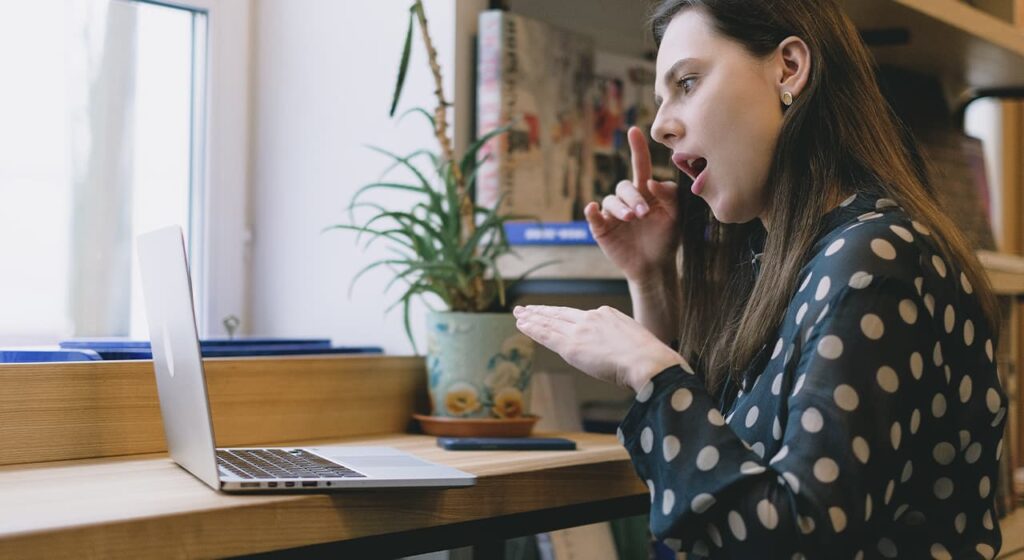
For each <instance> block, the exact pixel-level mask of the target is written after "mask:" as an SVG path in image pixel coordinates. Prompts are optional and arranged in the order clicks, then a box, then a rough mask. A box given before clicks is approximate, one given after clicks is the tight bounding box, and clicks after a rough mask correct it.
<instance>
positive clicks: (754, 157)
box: [710, 89, 782, 190]
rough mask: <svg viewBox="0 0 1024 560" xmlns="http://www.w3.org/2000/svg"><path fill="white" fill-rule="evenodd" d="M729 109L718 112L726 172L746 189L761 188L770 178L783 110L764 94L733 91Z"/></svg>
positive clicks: (718, 142) (719, 141)
mask: <svg viewBox="0 0 1024 560" xmlns="http://www.w3.org/2000/svg"><path fill="white" fill-rule="evenodd" d="M734 91H735V94H734V95H733V96H732V98H731V99H729V103H728V105H729V108H728V109H727V110H724V111H719V112H718V115H717V116H716V117H715V119H716V120H717V121H719V122H717V123H715V124H714V125H713V126H714V128H712V129H710V130H716V131H720V133H718V134H716V135H717V136H718V138H716V144H717V145H718V146H720V147H721V149H722V150H723V155H724V156H725V158H724V160H725V161H723V162H722V163H723V164H725V166H726V167H725V171H726V172H727V173H729V174H730V175H733V176H735V177H736V178H737V179H742V180H743V182H744V183H746V184H743V185H738V186H739V187H741V188H743V189H744V190H747V189H759V188H761V187H762V186H763V184H764V181H765V180H766V179H767V175H768V170H769V168H770V167H771V162H772V157H773V155H774V153H775V143H776V141H777V140H778V137H779V131H780V130H781V127H782V111H781V109H780V108H779V107H777V106H775V105H774V103H773V98H771V97H767V96H766V95H765V94H764V92H758V93H752V92H751V91H750V90H747V91H743V90H739V89H737V90H734Z"/></svg>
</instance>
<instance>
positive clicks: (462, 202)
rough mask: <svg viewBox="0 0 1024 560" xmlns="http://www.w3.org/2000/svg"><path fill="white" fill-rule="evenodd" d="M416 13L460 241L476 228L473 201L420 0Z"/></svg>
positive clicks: (436, 131)
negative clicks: (459, 221)
mask: <svg viewBox="0 0 1024 560" xmlns="http://www.w3.org/2000/svg"><path fill="white" fill-rule="evenodd" d="M416 15H417V17H418V18H419V22H420V29H421V30H422V31H423V43H424V44H425V45H426V47H427V58H428V60H429V61H430V70H431V72H432V73H433V74H434V85H435V88H434V94H435V95H437V109H436V110H435V111H434V122H435V125H436V128H435V130H434V132H435V134H436V135H437V141H438V142H439V143H440V144H441V153H442V154H443V155H444V158H445V159H446V160H448V162H449V164H450V165H451V170H452V176H453V177H454V178H455V186H456V192H457V193H458V195H459V215H460V216H461V217H462V226H463V229H462V234H463V235H462V241H465V240H466V239H469V238H470V237H472V235H473V232H474V230H476V222H475V220H474V219H473V203H472V201H471V200H469V193H468V192H467V191H466V182H465V178H464V177H463V176H462V169H461V168H460V167H459V162H458V161H456V159H455V154H454V153H453V150H452V144H451V140H450V139H449V138H448V105H449V103H448V102H447V101H445V98H444V82H443V81H442V79H441V65H440V64H438V63H437V51H436V50H435V49H434V43H433V41H432V40H431V39H430V33H429V32H428V31H427V15H426V12H424V10H423V2H422V0H416Z"/></svg>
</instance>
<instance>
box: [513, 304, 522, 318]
mask: <svg viewBox="0 0 1024 560" xmlns="http://www.w3.org/2000/svg"><path fill="white" fill-rule="evenodd" d="M522 312H523V307H522V306H521V305H517V306H515V307H514V308H512V314H513V315H515V316H516V317H518V316H519V315H520V314H522Z"/></svg>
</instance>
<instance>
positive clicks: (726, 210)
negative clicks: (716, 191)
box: [708, 200, 757, 224]
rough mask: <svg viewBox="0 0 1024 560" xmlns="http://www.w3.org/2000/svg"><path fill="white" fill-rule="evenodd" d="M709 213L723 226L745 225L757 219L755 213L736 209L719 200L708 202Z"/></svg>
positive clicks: (745, 209) (744, 209)
mask: <svg viewBox="0 0 1024 560" xmlns="http://www.w3.org/2000/svg"><path fill="white" fill-rule="evenodd" d="M708 206H709V207H710V208H711V213H712V214H714V215H715V219H716V220H718V221H719V222H722V223H723V224H745V223H747V222H750V221H752V220H756V219H757V213H756V212H751V211H750V210H749V209H747V208H737V207H735V206H732V205H730V204H729V203H728V202H723V201H721V200H714V201H708Z"/></svg>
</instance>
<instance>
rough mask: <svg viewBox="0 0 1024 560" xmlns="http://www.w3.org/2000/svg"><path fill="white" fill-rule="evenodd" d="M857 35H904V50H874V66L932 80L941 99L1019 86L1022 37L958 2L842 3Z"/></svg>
mask: <svg viewBox="0 0 1024 560" xmlns="http://www.w3.org/2000/svg"><path fill="white" fill-rule="evenodd" d="M842 4H843V6H844V8H845V9H846V11H847V13H848V14H849V15H850V17H851V18H852V19H853V20H854V22H855V23H856V24H857V27H858V28H859V29H860V30H861V31H865V30H881V29H906V30H908V31H909V34H910V38H909V42H908V44H906V45H898V46H875V47H872V52H873V53H874V54H875V58H876V59H877V60H878V62H879V63H880V64H890V65H893V66H900V67H904V68H909V69H912V70H916V71H918V72H923V73H926V74H931V75H935V76H938V77H940V78H941V79H942V81H943V83H945V84H946V86H947V89H948V91H947V93H949V94H951V95H953V96H963V95H964V94H966V93H969V92H970V91H971V90H978V89H994V88H1008V87H1020V86H1024V32H1022V31H1021V30H1019V29H1017V28H1015V27H1014V26H1013V25H1011V24H1010V23H1008V22H1006V21H1003V20H1001V19H999V18H997V17H995V16H992V15H989V14H987V13H985V12H983V11H981V10H979V9H977V8H974V7H972V6H969V5H967V4H965V3H963V2H961V1H959V0H842Z"/></svg>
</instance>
